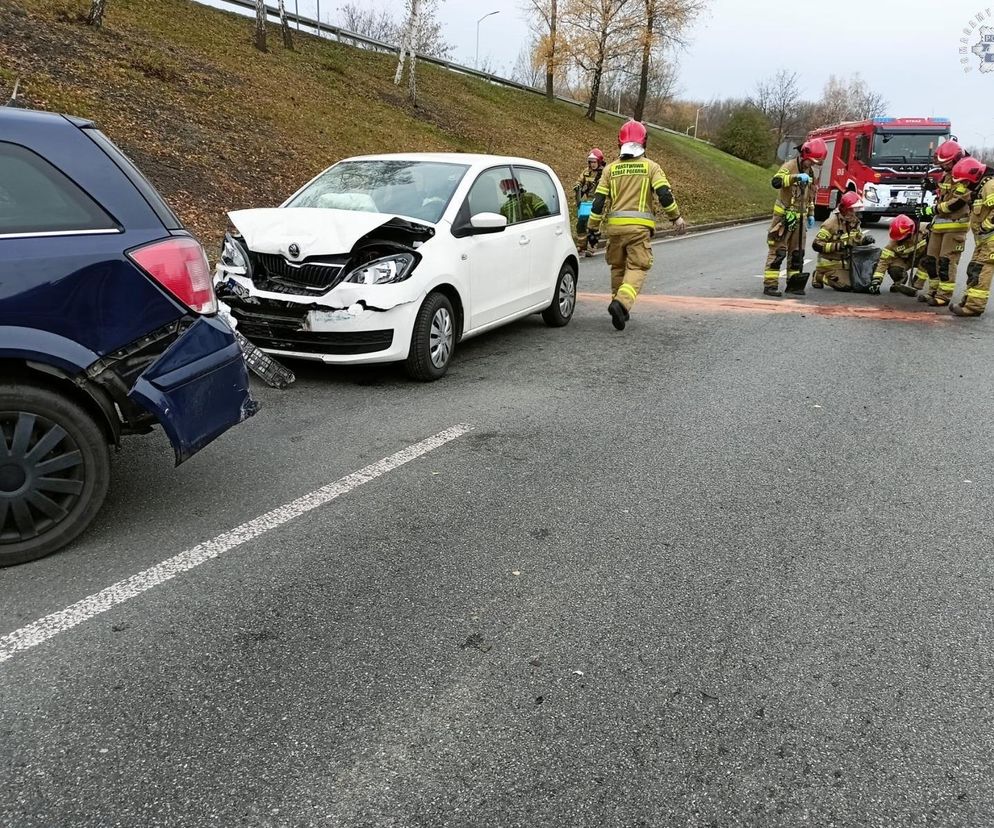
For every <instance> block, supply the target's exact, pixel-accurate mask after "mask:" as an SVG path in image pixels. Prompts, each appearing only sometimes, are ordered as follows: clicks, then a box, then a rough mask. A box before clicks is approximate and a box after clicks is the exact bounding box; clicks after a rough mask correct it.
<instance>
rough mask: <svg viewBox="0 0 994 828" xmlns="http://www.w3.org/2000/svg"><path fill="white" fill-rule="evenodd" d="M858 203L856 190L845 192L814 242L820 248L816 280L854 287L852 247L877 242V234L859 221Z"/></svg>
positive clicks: (835, 287)
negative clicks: (864, 228)
mask: <svg viewBox="0 0 994 828" xmlns="http://www.w3.org/2000/svg"><path fill="white" fill-rule="evenodd" d="M857 204H859V196H858V195H857V194H856V193H854V192H848V193H843V194H842V198H840V199H839V206H838V207H836V209H835V210H834V211H833V213H832V215H830V216H829V217H828V218H827V219H825V223H824V224H822V226H821V227H820V228H819V229H818V235H817V236H815V240H814V244H813V245H812V247H814V249H815V250H816V251H817V252H818V262H817V264H816V265H815V281H816V283H818V284H826V285H828V286H829V287H830V288H833V289H835V290H852V282H851V280H850V269H851V266H852V249H853V248H854V247H859V246H860V245H864V244H874V239H873V236H869V235H867V234H866V233H864V232H863V228H862V227H861V226H860V224H859V215H858V214H857V213H856V209H855V208H856V205H857ZM878 292H879V283H878Z"/></svg>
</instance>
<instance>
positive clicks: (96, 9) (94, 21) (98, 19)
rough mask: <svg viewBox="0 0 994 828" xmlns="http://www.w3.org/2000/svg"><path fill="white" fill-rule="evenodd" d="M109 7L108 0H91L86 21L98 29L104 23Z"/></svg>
mask: <svg viewBox="0 0 994 828" xmlns="http://www.w3.org/2000/svg"><path fill="white" fill-rule="evenodd" d="M106 8H107V0H90V10H89V12H87V14H86V22H87V23H88V24H89V25H91V26H96V27H97V28H98V29H99V28H100V27H101V26H102V25H103V23H104V11H105V10H106Z"/></svg>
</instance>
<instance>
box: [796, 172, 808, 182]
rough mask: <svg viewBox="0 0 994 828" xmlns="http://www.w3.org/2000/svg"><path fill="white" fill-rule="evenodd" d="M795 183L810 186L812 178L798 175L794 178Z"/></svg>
mask: <svg viewBox="0 0 994 828" xmlns="http://www.w3.org/2000/svg"><path fill="white" fill-rule="evenodd" d="M794 181H796V182H797V183H798V184H802V185H805V184H810V183H811V176H810V175H808V174H807V173H798V174H797V175H795V176H794Z"/></svg>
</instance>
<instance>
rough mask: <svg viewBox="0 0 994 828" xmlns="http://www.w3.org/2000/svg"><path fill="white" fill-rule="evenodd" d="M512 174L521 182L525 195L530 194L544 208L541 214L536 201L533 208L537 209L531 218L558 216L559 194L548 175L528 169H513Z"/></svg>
mask: <svg viewBox="0 0 994 828" xmlns="http://www.w3.org/2000/svg"><path fill="white" fill-rule="evenodd" d="M514 174H515V176H516V177H517V178H518V180H519V181H521V186H522V187H523V188H524V191H525V193H531V194H532V196H534V198H535V199H537V201H541V202H542V206H544V207H545V212H542V211H541V208H540V207H539V206H538V203H537V201H536V202H535V206H536V208H538V209H537V211H536V214H535V215H534V216H531V218H540V217H541V216H558V215H559V192H558V190H556V185H555V183H554V182H553V181H552V179H551V178H550V177H549V174H548V173H546V172H542V170H535V169H532V168H530V167H515V168H514Z"/></svg>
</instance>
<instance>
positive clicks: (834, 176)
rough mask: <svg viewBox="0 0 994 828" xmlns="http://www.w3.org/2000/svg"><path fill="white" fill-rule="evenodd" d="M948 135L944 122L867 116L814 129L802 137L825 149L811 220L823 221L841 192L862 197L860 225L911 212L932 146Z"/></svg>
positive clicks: (918, 199)
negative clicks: (819, 141) (821, 143)
mask: <svg viewBox="0 0 994 828" xmlns="http://www.w3.org/2000/svg"><path fill="white" fill-rule="evenodd" d="M949 137H950V136H949V119H948V118H870V119H868V120H865V121H849V122H847V123H843V124H836V125H835V126H827V127H821V128H820V129H816V130H814V131H813V132H811V134H810V135H809V136H808V138H821V139H823V140H824V141H825V143H826V144H827V145H828V157H827V158H826V159H825V163H824V164H823V165H822V167H821V174H820V175H819V177H818V180H817V182H816V184H817V185H818V189H817V192H816V195H815V218H816V219H818V220H819V221H823V220H824V219H826V218H828V214H829V213H830V212H831V211H832V210H833V209H834V208H835V205H836V204H837V203H838V200H839V196H840V195H841V194H842V193H844V192H846V190H855V191H856V192H857V193H859V195H860V196H861V197H862V199H863V204H862V212H863V221H864V222H873V221H877V220H879V219H880V218H881V217H882V216H896V215H898V214H900V213H907V212H909V211H911V210H914V209H915V207H917V206H918V205H919V204H920V203H921V202H922V201H923V200H924V196H923V191H922V182H923V181H924V179H925V175H926V174H927V173H928V171H929V168H930V167H931V166H932V163H933V162H932V157H933V155H934V153H935V148H936V147H937V146H938V145H939V144H941V143H942V142H943V141H946V140H948V139H949Z"/></svg>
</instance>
